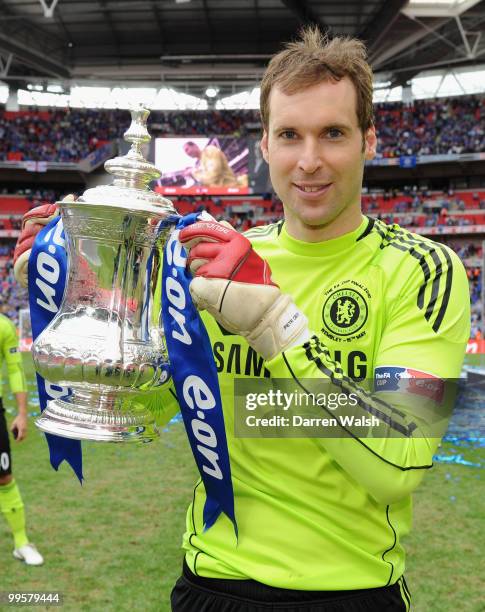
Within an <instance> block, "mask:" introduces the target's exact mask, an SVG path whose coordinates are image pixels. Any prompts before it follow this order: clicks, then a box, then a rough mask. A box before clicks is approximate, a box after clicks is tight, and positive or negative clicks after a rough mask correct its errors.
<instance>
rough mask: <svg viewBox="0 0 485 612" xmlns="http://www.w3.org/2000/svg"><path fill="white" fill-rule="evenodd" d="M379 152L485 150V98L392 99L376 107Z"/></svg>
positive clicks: (444, 153)
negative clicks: (397, 100)
mask: <svg viewBox="0 0 485 612" xmlns="http://www.w3.org/2000/svg"><path fill="white" fill-rule="evenodd" d="M375 116H376V128H377V133H378V138H379V147H378V156H379V155H380V156H382V157H400V156H401V155H437V154H441V155H447V154H450V153H475V152H480V151H485V98H483V97H478V96H460V97H455V98H449V99H440V100H414V102H412V103H411V104H402V103H400V102H391V103H389V102H388V103H383V104H378V105H376V107H375Z"/></svg>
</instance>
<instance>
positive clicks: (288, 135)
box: [280, 130, 296, 140]
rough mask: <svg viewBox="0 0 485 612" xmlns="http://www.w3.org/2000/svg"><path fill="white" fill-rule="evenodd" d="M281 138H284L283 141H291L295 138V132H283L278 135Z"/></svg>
mask: <svg viewBox="0 0 485 612" xmlns="http://www.w3.org/2000/svg"><path fill="white" fill-rule="evenodd" d="M280 137H281V138H284V139H285V140H293V139H295V138H296V132H294V131H293V130H283V131H282V132H281V134H280Z"/></svg>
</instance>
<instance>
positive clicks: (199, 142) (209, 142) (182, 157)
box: [155, 137, 249, 195]
mask: <svg viewBox="0 0 485 612" xmlns="http://www.w3.org/2000/svg"><path fill="white" fill-rule="evenodd" d="M248 157H249V150H248V141H247V139H246V138H234V137H222V138H200V137H196V138H191V137H185V138H180V137H178V138H157V139H156V141H155V165H156V167H157V168H158V170H160V172H161V173H162V177H161V178H160V180H159V181H157V186H156V188H155V189H156V191H159V192H160V193H163V194H165V195H201V194H208V195H226V194H246V193H249V187H248Z"/></svg>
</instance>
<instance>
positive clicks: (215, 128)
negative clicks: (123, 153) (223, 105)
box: [0, 109, 259, 162]
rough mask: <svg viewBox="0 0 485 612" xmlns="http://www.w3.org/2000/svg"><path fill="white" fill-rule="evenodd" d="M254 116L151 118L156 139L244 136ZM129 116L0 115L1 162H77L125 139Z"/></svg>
mask: <svg viewBox="0 0 485 612" xmlns="http://www.w3.org/2000/svg"><path fill="white" fill-rule="evenodd" d="M258 121H259V118H258V115H257V113H255V112H254V111H241V112H239V111H213V112H210V113H204V112H195V111H192V112H172V113H171V112H159V111H154V112H153V113H151V115H150V119H149V129H150V132H151V133H152V135H153V136H163V135H168V134H170V135H174V134H183V135H197V134H200V135H202V136H204V135H207V134H230V135H234V136H240V135H242V134H244V133H245V132H246V129H247V125H248V124H249V125H251V123H254V122H256V123H257V122H258ZM129 124H130V115H129V113H128V112H127V111H121V110H109V111H107V110H93V109H67V110H50V111H41V112H38V111H36V110H34V109H31V110H30V111H20V112H18V113H13V112H5V111H0V161H22V160H29V161H48V162H54V161H55V162H77V161H79V160H81V159H84V158H85V157H87V156H88V155H89V153H91V152H93V151H95V150H96V149H97V148H98V147H100V146H102V145H103V144H105V143H106V142H108V141H112V140H115V139H117V138H121V137H122V136H123V133H124V132H125V131H126V130H127V128H128V127H129Z"/></svg>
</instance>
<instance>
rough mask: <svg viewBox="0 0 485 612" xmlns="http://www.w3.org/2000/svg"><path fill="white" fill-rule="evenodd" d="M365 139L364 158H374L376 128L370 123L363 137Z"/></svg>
mask: <svg viewBox="0 0 485 612" xmlns="http://www.w3.org/2000/svg"><path fill="white" fill-rule="evenodd" d="M364 141H365V158H366V159H374V157H375V156H376V149H377V136H376V128H375V127H374V126H373V125H372V126H371V127H370V128H369V129H368V130H367V132H366V133H365V137H364Z"/></svg>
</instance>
